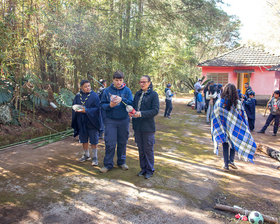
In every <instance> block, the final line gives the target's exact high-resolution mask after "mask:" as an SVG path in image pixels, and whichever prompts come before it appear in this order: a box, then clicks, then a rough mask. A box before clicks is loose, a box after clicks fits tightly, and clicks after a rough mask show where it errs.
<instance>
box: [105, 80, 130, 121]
mask: <svg viewBox="0 0 280 224" xmlns="http://www.w3.org/2000/svg"><path fill="white" fill-rule="evenodd" d="M110 94H111V95H117V96H120V97H121V98H122V101H123V102H124V103H125V104H127V105H132V101H133V96H132V93H131V90H130V89H129V88H128V87H127V86H126V85H125V84H123V86H122V87H121V88H120V89H117V88H116V87H115V86H114V84H112V85H111V86H109V87H108V88H106V89H105V90H104V91H103V94H102V97H101V107H102V109H103V110H104V111H105V119H106V117H108V118H111V119H115V120H122V119H126V118H128V113H127V111H126V106H125V105H124V103H122V102H120V103H119V104H118V105H117V106H115V107H110Z"/></svg>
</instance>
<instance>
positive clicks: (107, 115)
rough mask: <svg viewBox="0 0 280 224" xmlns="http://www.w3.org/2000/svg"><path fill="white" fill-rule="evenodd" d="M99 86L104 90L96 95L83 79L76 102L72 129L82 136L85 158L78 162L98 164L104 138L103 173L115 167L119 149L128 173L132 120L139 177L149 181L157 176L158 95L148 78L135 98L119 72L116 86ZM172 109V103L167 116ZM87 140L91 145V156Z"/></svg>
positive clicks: (145, 77)
mask: <svg viewBox="0 0 280 224" xmlns="http://www.w3.org/2000/svg"><path fill="white" fill-rule="evenodd" d="M100 84H101V85H102V87H101V88H100V89H99V90H98V94H97V93H95V92H94V91H93V90H91V86H90V83H89V81H88V80H82V81H81V83H80V89H81V90H80V92H79V93H78V94H77V95H76V97H75V99H74V101H73V111H72V128H73V129H74V136H77V135H79V141H80V143H82V146H83V150H84V155H83V156H82V157H81V158H80V160H79V161H80V162H85V161H87V160H92V165H93V166H97V165H98V157H97V144H98V141H99V139H100V138H103V135H104V141H105V156H104V160H103V164H104V166H103V167H102V168H101V169H100V172H102V173H106V172H108V171H110V170H111V169H112V168H113V167H114V155H115V150H116V149H117V165H118V166H119V167H120V168H121V169H123V170H128V165H127V164H126V145H127V141H128V137H129V123H130V117H131V118H132V124H133V130H134V136H135V142H136V144H137V147H138V152H139V160H140V168H141V169H140V172H139V173H138V174H137V175H138V176H144V177H145V178H146V179H149V178H150V177H151V176H152V175H153V173H154V144H155V131H156V128H155V121H154V117H155V116H156V115H157V114H158V112H159V98H158V94H157V93H156V92H155V91H154V90H153V85H152V82H151V79H150V77H149V76H147V75H144V76H142V77H141V79H140V81H139V85H140V90H139V91H138V92H136V94H135V96H134V98H133V96H132V92H131V90H130V89H129V88H128V87H127V86H126V84H125V83H124V74H123V73H122V72H120V71H117V72H115V73H114V75H113V83H112V84H111V85H110V86H109V87H107V83H106V81H105V80H102V81H101V82H100ZM106 87H107V88H106ZM170 95H172V94H170ZM170 97H172V96H170ZM169 100H170V99H169ZM170 101H171V100H170ZM169 105H170V104H169ZM171 110H172V103H171V105H170V106H169V109H168V110H167V115H166V116H170V113H171ZM88 141H89V142H90V144H91V149H92V156H90V152H89V143H88Z"/></svg>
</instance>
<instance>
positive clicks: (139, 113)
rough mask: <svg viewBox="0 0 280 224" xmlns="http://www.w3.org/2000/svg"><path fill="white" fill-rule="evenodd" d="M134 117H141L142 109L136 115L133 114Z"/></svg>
mask: <svg viewBox="0 0 280 224" xmlns="http://www.w3.org/2000/svg"><path fill="white" fill-rule="evenodd" d="M133 117H134V118H137V117H141V112H140V111H137V112H136V113H135V114H134V115H133Z"/></svg>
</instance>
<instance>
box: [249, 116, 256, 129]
mask: <svg viewBox="0 0 280 224" xmlns="http://www.w3.org/2000/svg"><path fill="white" fill-rule="evenodd" d="M248 124H249V128H250V130H251V131H253V130H254V129H255V119H250V118H248Z"/></svg>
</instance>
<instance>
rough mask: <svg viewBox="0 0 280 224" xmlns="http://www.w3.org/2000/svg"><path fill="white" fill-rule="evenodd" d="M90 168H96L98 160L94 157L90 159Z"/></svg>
mask: <svg viewBox="0 0 280 224" xmlns="http://www.w3.org/2000/svg"><path fill="white" fill-rule="evenodd" d="M91 165H92V166H98V159H97V158H96V157H94V158H93V159H92V163H91Z"/></svg>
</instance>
